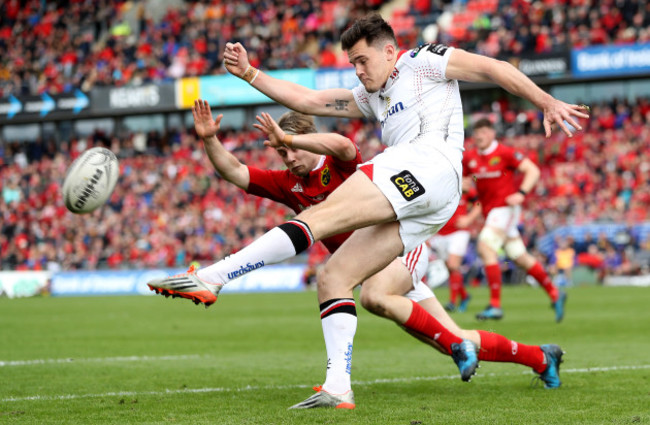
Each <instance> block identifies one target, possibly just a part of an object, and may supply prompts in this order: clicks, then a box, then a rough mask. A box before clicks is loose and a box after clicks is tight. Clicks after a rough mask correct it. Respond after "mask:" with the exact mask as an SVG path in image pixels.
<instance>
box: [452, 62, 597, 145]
mask: <svg viewBox="0 0 650 425" xmlns="http://www.w3.org/2000/svg"><path fill="white" fill-rule="evenodd" d="M446 76H447V78H449V79H452V80H462V81H470V82H477V83H478V82H492V83H496V84H498V85H500V86H501V87H503V88H504V89H505V90H508V91H509V92H510V93H512V94H515V95H517V96H520V97H523V98H524V99H527V100H529V101H530V102H532V103H533V104H534V105H535V106H537V107H538V108H539V109H541V110H542V111H543V112H544V129H545V130H546V137H550V136H551V128H552V126H553V125H554V124H557V125H558V126H559V127H560V128H561V129H562V131H564V133H566V135H567V136H569V137H571V136H573V134H572V132H571V130H570V129H569V126H568V125H570V126H572V127H573V128H575V129H577V130H582V126H581V125H580V124H579V123H578V120H577V118H589V115H588V114H587V113H586V112H588V111H589V108H588V107H587V106H586V105H571V104H568V103H564V102H562V101H560V100H557V99H555V98H554V97H553V96H551V95H550V94H548V93H546V92H545V91H544V90H542V89H541V88H539V87H538V86H537V85H536V84H535V83H534V82H533V81H532V80H531V79H530V78H528V77H527V76H526V75H524V74H523V73H522V72H520V71H519V70H518V69H517V68H515V67H514V66H512V65H511V64H509V63H508V62H504V61H500V60H496V59H492V58H489V57H487V56H482V55H476V54H473V53H469V52H466V51H464V50H462V49H454V51H453V52H452V53H451V57H450V58H449V63H448V65H447V71H446ZM567 124H568V125H567Z"/></svg>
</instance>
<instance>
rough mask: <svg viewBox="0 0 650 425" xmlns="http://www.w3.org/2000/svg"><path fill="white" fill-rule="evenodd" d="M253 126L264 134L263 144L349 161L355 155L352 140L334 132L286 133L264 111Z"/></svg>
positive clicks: (355, 150)
mask: <svg viewBox="0 0 650 425" xmlns="http://www.w3.org/2000/svg"><path fill="white" fill-rule="evenodd" d="M256 118H257V121H258V123H259V124H253V126H254V127H255V128H257V129H258V130H260V131H262V132H263V133H264V134H266V137H267V138H268V140H266V141H265V142H264V145H265V146H270V147H273V148H278V147H281V146H286V147H290V148H295V149H303V150H306V151H309V152H314V153H318V154H321V155H330V156H333V157H335V158H338V159H340V160H343V161H351V160H353V159H354V158H356V156H357V148H356V146H355V145H354V143H352V140H350V139H348V138H347V137H345V136H342V135H340V134H336V133H308V134H295V135H290V134H286V133H285V132H284V130H282V128H280V126H279V125H278V123H277V122H275V120H274V119H273V118H272V117H271V116H270V115H269V114H267V113H266V112H262V113H261V114H260V115H258V116H257V117H256Z"/></svg>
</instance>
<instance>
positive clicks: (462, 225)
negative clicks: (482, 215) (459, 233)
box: [456, 215, 472, 229]
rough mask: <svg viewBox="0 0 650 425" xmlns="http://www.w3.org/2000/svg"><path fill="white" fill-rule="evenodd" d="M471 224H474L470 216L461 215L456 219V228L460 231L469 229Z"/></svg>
mask: <svg viewBox="0 0 650 425" xmlns="http://www.w3.org/2000/svg"><path fill="white" fill-rule="evenodd" d="M470 224H472V218H471V217H470V216H468V215H461V216H458V218H457V219H456V227H458V228H459V229H467V228H468V227H469V225H470Z"/></svg>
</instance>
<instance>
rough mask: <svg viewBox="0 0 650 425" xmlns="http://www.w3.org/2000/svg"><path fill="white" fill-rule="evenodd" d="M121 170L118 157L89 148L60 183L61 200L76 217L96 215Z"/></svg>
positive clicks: (111, 190) (106, 151)
mask: <svg viewBox="0 0 650 425" xmlns="http://www.w3.org/2000/svg"><path fill="white" fill-rule="evenodd" d="M119 171H120V168H119V163H118V161H117V157H116V156H115V154H114V153H113V152H111V151H109V150H108V149H106V148H91V149H88V150H87V151H85V152H84V153H82V154H81V155H80V156H79V158H77V159H75V161H74V162H73V163H72V165H71V166H70V168H69V169H68V174H67V175H66V176H65V180H64V181H63V200H64V202H65V206H66V208H67V209H68V210H70V211H71V212H73V213H75V214H86V213H89V212H92V211H95V210H96V209H97V208H99V207H101V206H102V205H104V203H105V202H106V201H107V200H108V198H109V196H111V193H113V189H115V184H116V183H117V176H118V174H119Z"/></svg>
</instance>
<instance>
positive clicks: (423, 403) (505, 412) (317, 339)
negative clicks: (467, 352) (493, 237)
mask: <svg viewBox="0 0 650 425" xmlns="http://www.w3.org/2000/svg"><path fill="white" fill-rule="evenodd" d="M471 292H472V294H473V296H474V301H473V303H472V304H471V305H470V309H469V311H468V312H467V313H463V314H455V315H453V317H454V318H455V319H456V320H457V321H458V323H459V324H460V325H461V326H463V327H466V328H482V329H487V330H493V331H495V332H499V333H502V334H504V335H506V336H508V337H509V338H511V339H514V340H517V341H519V342H522V343H532V344H541V343H557V344H560V345H561V346H562V348H563V349H564V350H565V351H566V355H565V362H564V363H563V364H562V369H561V377H562V381H563V385H562V387H561V388H560V389H558V390H545V389H543V388H542V387H540V386H537V387H532V386H531V378H532V377H533V374H532V372H531V371H530V369H528V368H525V367H523V366H520V365H513V364H504V363H489V362H482V363H481V368H480V369H479V371H478V375H477V376H476V377H474V379H473V380H472V382H471V383H464V382H461V380H460V378H459V377H458V371H457V369H456V367H455V365H454V364H453V362H452V360H451V358H450V357H447V356H443V355H441V354H439V353H438V352H436V351H434V350H433V349H431V348H430V347H428V346H426V345H424V344H422V343H420V342H419V341H416V340H415V339H413V338H412V337H410V336H408V335H407V334H406V333H404V332H403V331H402V330H400V329H399V328H398V327H397V326H395V325H394V324H393V323H391V322H389V321H387V320H385V319H380V318H377V317H375V316H372V315H370V314H369V313H367V312H366V311H363V310H362V309H361V308H359V309H358V311H359V326H358V329H357V336H356V340H355V347H354V348H355V351H354V356H353V370H352V379H353V389H354V391H355V396H356V402H357V408H356V410H354V411H338V410H333V409H315V410H306V411H294V410H291V411H289V410H287V407H288V406H290V405H292V404H294V403H297V402H299V401H301V400H303V399H304V398H306V397H308V396H309V395H311V394H312V389H311V387H312V386H313V385H318V384H321V383H322V382H323V380H324V376H325V363H326V355H325V348H324V343H323V338H322V331H321V325H320V320H319V318H318V311H317V310H318V306H317V301H316V294H315V293H314V292H304V293H288V294H225V295H223V296H221V297H220V299H219V301H218V303H217V304H215V305H214V306H212V307H210V308H209V309H208V310H205V309H204V308H203V307H197V306H194V305H193V304H192V303H191V302H189V301H187V300H178V299H175V300H172V299H171V298H170V299H165V298H163V297H160V296H156V297H142V296H132V297H128V296H126V297H88V298H76V297H71V298H31V299H16V300H8V299H0V423H21V424H25V423H27V424H131V423H132V424H278V425H285V424H300V425H304V424H364V425H366V424H402V425H417V424H481V425H484V424H541V423H544V424H635V423H645V424H650V354H649V353H650V309H649V308H648V305H649V301H650V288H604V287H578V288H571V289H570V290H569V301H568V304H567V314H566V318H565V321H564V322H563V323H561V324H556V323H555V322H554V321H553V313H552V310H551V309H550V308H549V302H548V299H547V297H546V296H545V294H543V292H542V291H541V290H539V289H536V288H531V287H528V286H518V287H505V288H504V289H503V307H504V311H505V318H504V319H503V320H502V321H499V322H477V321H476V320H475V319H474V314H475V313H477V312H478V311H480V310H481V309H482V308H483V307H484V306H485V305H486V304H487V297H488V293H487V290H486V289H485V288H478V289H471ZM437 293H438V296H439V297H440V298H441V299H442V300H443V301H446V300H447V290H446V289H439V290H437Z"/></svg>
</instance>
